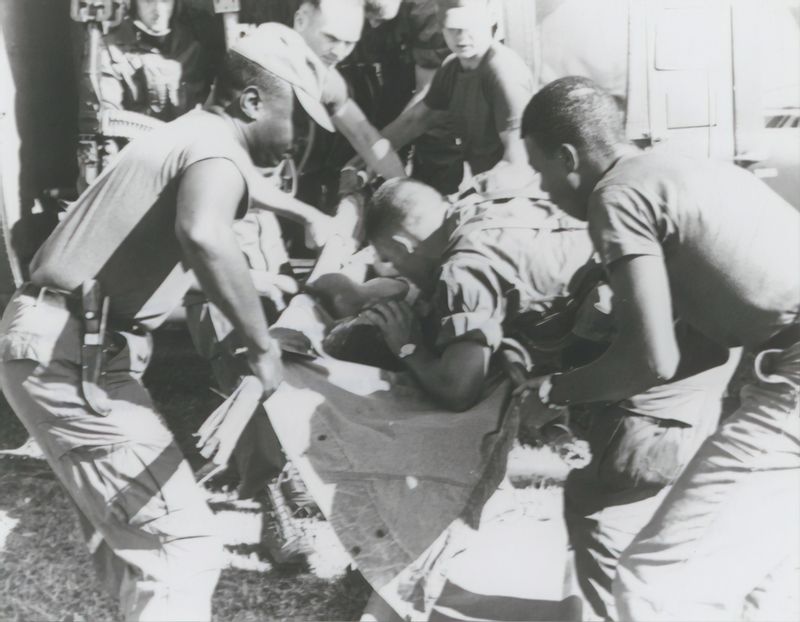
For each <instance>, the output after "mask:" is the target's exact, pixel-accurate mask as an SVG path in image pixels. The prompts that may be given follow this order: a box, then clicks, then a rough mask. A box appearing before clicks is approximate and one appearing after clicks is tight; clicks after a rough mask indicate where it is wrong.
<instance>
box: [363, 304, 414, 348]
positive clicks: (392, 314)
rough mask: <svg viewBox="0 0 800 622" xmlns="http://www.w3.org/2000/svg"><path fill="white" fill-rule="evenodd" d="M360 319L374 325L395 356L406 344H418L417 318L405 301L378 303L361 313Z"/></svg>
mask: <svg viewBox="0 0 800 622" xmlns="http://www.w3.org/2000/svg"><path fill="white" fill-rule="evenodd" d="M361 317H363V318H364V319H366V320H367V321H368V322H370V323H371V324H374V325H375V326H377V327H378V329H379V330H380V331H381V333H382V334H383V338H384V340H385V341H386V345H387V346H389V349H390V350H391V351H392V353H393V354H395V355H397V354H399V352H400V348H402V347H403V346H404V345H406V344H407V343H414V344H416V343H419V341H420V335H421V332H422V331H421V330H420V326H419V321H418V320H417V316H416V315H415V314H414V311H413V310H412V308H411V306H410V305H409V304H408V303H407V302H405V301H397V300H389V301H386V302H380V303H378V304H376V305H375V306H373V307H370V308H369V309H367V310H366V311H364V312H362V313H361Z"/></svg>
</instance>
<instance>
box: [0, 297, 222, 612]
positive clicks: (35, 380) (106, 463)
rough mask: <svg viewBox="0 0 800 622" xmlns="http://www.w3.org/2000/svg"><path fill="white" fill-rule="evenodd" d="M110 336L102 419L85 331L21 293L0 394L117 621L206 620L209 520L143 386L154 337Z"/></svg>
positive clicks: (216, 564)
mask: <svg viewBox="0 0 800 622" xmlns="http://www.w3.org/2000/svg"><path fill="white" fill-rule="evenodd" d="M45 294H46V295H45ZM112 336H113V340H110V341H109V342H108V343H107V344H106V345H107V353H106V361H105V371H104V373H103V376H102V385H103V390H104V393H105V398H106V401H107V404H108V405H109V406H110V413H109V414H108V415H106V416H102V415H99V414H97V413H95V412H94V411H93V410H92V409H91V408H90V407H89V405H88V404H87V402H86V400H85V399H84V396H83V393H82V390H81V358H80V347H81V327H80V324H79V322H78V320H77V319H76V318H75V317H74V315H73V314H72V313H71V312H70V311H69V310H68V309H67V304H66V302H65V299H64V298H61V297H59V296H58V295H56V294H54V293H48V292H46V291H45V292H43V293H42V295H40V296H31V295H27V294H25V293H22V292H18V293H17V294H15V296H14V298H12V300H11V302H10V303H9V305H8V307H7V308H6V311H5V313H4V315H3V320H2V322H0V387H2V390H3V393H4V394H5V397H6V399H7V400H8V402H9V404H10V405H11V407H12V408H13V410H14V412H15V413H16V415H17V416H18V417H19V419H20V420H21V421H22V423H23V424H24V425H25V427H26V428H27V430H28V432H29V433H30V434H31V436H33V438H35V439H36V441H37V442H38V443H39V445H40V447H41V448H42V451H43V452H44V455H45V457H46V458H47V461H48V463H49V464H50V466H51V468H52V469H53V471H54V472H55V474H56V475H57V476H58V479H59V480H60V481H61V483H62V484H63V486H64V488H65V489H66V491H67V493H68V494H69V496H70V497H71V499H72V501H73V503H74V505H75V506H76V508H77V510H78V514H79V519H80V524H81V527H82V529H83V531H84V535H85V536H86V541H87V545H88V548H89V551H90V553H91V554H92V556H93V558H94V562H95V566H96V568H97V570H98V573H99V575H100V577H101V579H102V580H103V581H104V583H105V584H106V587H107V588H108V589H109V590H110V592H111V593H112V596H114V597H116V598H118V599H119V603H120V608H121V612H122V615H123V617H124V619H126V620H142V621H145V620H161V621H165V620H209V619H210V618H211V595H212V593H213V591H214V587H215V586H216V583H217V579H218V577H219V572H220V568H221V563H222V544H221V540H220V539H219V537H218V536H217V534H216V531H215V525H214V520H213V515H212V513H211V511H210V509H209V507H208V505H207V503H206V501H205V496H204V494H203V492H202V491H201V490H200V488H199V487H198V486H197V484H196V483H195V480H194V475H193V473H192V470H191V468H190V467H189V464H188V463H187V462H186V460H185V459H184V457H183V455H182V453H181V451H180V449H179V448H178V446H177V444H176V443H175V439H174V438H173V436H172V434H171V432H170V431H169V430H168V429H167V426H166V425H165V423H164V421H163V420H162V418H161V417H160V415H159V414H158V413H157V411H156V408H155V405H154V404H153V401H152V398H151V397H150V394H149V393H148V391H147V389H146V388H145V387H144V385H143V384H142V374H143V373H144V370H145V368H146V367H147V363H148V361H149V358H150V352H151V344H152V340H151V337H150V336H149V335H147V334H133V333H121V332H118V333H114V334H113V335H112Z"/></svg>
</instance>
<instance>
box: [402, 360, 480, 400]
mask: <svg viewBox="0 0 800 622" xmlns="http://www.w3.org/2000/svg"><path fill="white" fill-rule="evenodd" d="M402 361H403V364H404V366H405V367H406V369H408V370H409V371H410V372H411V374H412V375H413V376H414V378H415V379H416V381H417V382H418V383H419V384H420V386H421V387H422V389H423V390H424V391H425V392H426V393H427V394H428V395H430V396H431V397H432V398H433V399H434V400H436V401H437V402H439V403H440V404H441V405H442V406H444V407H445V408H447V409H448V410H453V411H456V412H459V411H463V410H466V409H467V408H469V407H470V406H472V405H473V404H474V402H475V401H476V399H477V395H479V391H478V392H475V391H474V390H470V389H472V387H464V386H462V383H460V382H459V380H460V378H459V376H460V374H459V373H458V371H457V370H454V369H452V368H449V367H448V366H446V365H444V363H443V360H442V358H441V357H439V356H437V355H436V354H434V353H433V352H432V351H431V350H430V349H428V348H426V347H425V346H417V349H416V350H415V351H414V353H413V354H411V355H410V356H407V357H405V358H404V359H402ZM478 386H479V387H480V385H478Z"/></svg>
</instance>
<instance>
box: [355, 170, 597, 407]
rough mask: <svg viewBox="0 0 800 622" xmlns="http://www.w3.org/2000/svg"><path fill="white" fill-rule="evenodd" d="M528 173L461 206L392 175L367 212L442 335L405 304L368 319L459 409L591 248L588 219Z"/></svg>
mask: <svg viewBox="0 0 800 622" xmlns="http://www.w3.org/2000/svg"><path fill="white" fill-rule="evenodd" d="M526 171H527V172H528V173H529V172H530V171H529V169H527V167H525V168H524V169H522V171H521V173H520V174H519V175H516V176H515V175H513V174H511V173H509V177H510V178H511V179H514V181H515V183H514V184H512V185H507V184H500V186H498V187H497V188H496V190H495V191H492V192H491V194H487V195H485V196H481V195H475V194H472V195H470V196H467V197H464V198H463V199H462V200H461V201H459V202H456V203H455V204H452V205H451V204H449V203H448V202H447V201H446V200H445V199H444V198H443V197H442V196H441V195H440V194H439V193H437V192H436V191H435V190H434V189H433V188H431V187H430V186H426V185H425V184H422V183H421V182H418V181H414V180H391V181H389V182H387V183H386V184H384V185H383V186H382V187H381V188H380V189H379V190H378V191H377V192H376V193H375V196H374V197H373V203H372V207H371V209H370V210H369V212H368V213H367V223H366V227H367V236H368V238H369V240H370V241H371V242H372V244H373V246H374V247H375V249H376V250H377V252H378V254H379V255H380V256H381V258H382V259H384V260H385V261H390V262H391V263H392V264H393V265H394V267H395V269H396V270H397V271H398V272H399V273H400V274H401V275H402V276H404V277H406V278H408V279H409V280H410V281H412V282H413V283H414V284H415V285H417V286H418V287H419V288H420V290H421V292H422V293H421V295H422V296H423V298H425V299H427V300H429V301H430V305H431V307H432V310H431V314H430V322H431V324H432V326H433V327H434V328H433V329H432V330H433V333H434V334H433V335H430V338H428V339H425V338H423V334H422V329H421V326H420V324H419V321H418V320H417V318H416V316H415V314H414V312H413V311H412V309H411V307H410V306H409V305H408V304H407V303H405V302H398V301H389V302H385V303H380V304H378V305H376V306H374V307H372V308H371V309H369V310H367V311H365V312H364V317H365V319H368V320H370V321H371V322H372V323H374V324H375V325H376V326H378V328H379V329H380V330H381V332H382V334H383V336H384V338H385V340H386V344H387V345H388V346H389V349H390V350H391V351H392V352H393V353H394V354H395V355H396V356H398V357H399V358H400V359H401V361H402V364H403V366H404V367H405V368H407V369H408V370H409V371H410V372H411V373H412V374H413V375H414V377H415V378H416V379H417V381H418V382H419V383H420V385H421V386H422V387H423V389H425V390H426V391H427V392H429V393H430V394H431V396H432V397H434V398H435V399H436V400H437V401H439V402H440V403H442V404H443V405H444V406H445V407H447V408H450V409H452V410H457V411H460V410H465V409H467V408H470V407H471V406H473V405H474V404H475V403H477V402H478V400H479V399H480V397H481V395H482V394H483V390H484V389H485V386H486V385H485V380H486V378H487V377H488V371H489V363H490V359H492V355H493V354H494V353H496V352H497V351H498V350H499V349H500V348H501V345H502V340H503V337H504V336H506V332H507V330H508V327H509V325H513V324H514V322H515V321H516V320H518V319H519V317H520V316H522V315H524V314H528V315H536V316H540V315H542V314H544V313H545V312H546V311H548V310H549V309H550V307H551V306H552V302H553V300H554V299H556V298H558V297H559V296H564V295H566V293H567V285H568V284H569V281H570V278H571V277H572V275H573V273H574V272H575V271H576V270H577V269H578V268H579V267H580V266H581V265H583V264H584V263H586V261H587V260H588V259H589V256H590V255H591V248H590V243H589V239H588V236H587V235H586V231H585V228H584V227H583V226H581V224H580V223H577V222H576V221H572V220H571V219H569V218H566V217H564V216H563V215H560V214H559V213H557V212H554V211H553V208H552V206H551V205H550V204H549V203H548V202H547V201H542V200H537V199H536V198H535V197H536V193H535V192H534V193H533V195H532V196H531V194H530V193H529V192H528V191H527V190H528V189H526V188H524V187H521V186H520V184H519V179H520V178H522V179H525V177H526ZM503 186H505V187H503ZM509 188H517V189H516V190H509Z"/></svg>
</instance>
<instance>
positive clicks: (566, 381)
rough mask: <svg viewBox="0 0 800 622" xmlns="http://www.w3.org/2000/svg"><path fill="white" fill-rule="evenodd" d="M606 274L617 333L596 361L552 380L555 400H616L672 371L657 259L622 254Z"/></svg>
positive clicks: (665, 294) (674, 362) (673, 352)
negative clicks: (612, 294) (612, 298)
mask: <svg viewBox="0 0 800 622" xmlns="http://www.w3.org/2000/svg"><path fill="white" fill-rule="evenodd" d="M609 278H610V285H611V288H612V289H613V290H614V313H615V324H616V326H617V327H618V329H617V337H616V338H615V339H614V342H613V343H612V344H611V346H610V347H609V349H608V350H607V351H606V352H605V354H603V356H601V357H600V358H599V359H597V360H596V361H594V362H592V363H590V364H589V365H585V366H584V367H580V368H578V369H575V370H574V371H571V372H568V373H566V374H564V375H562V376H559V377H558V378H557V379H556V381H555V382H554V383H553V389H552V392H551V394H550V398H551V401H553V402H555V403H564V402H568V403H571V404H573V403H583V402H595V401H615V400H620V399H624V398H627V397H630V396H631V395H636V394H637V393H641V392H642V391H643V390H645V389H648V388H650V387H652V386H654V385H656V384H658V383H660V382H663V381H665V380H668V379H670V378H671V377H672V376H674V375H675V371H676V369H677V367H678V362H679V359H680V353H679V350H678V344H677V342H676V339H675V331H674V328H673V320H672V300H671V295H670V289H669V281H668V279H667V272H666V268H665V267H664V262H663V259H662V258H661V257H658V256H653V255H637V256H633V257H623V258H622V259H619V260H617V261H616V262H614V263H613V264H611V267H610V271H609Z"/></svg>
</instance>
